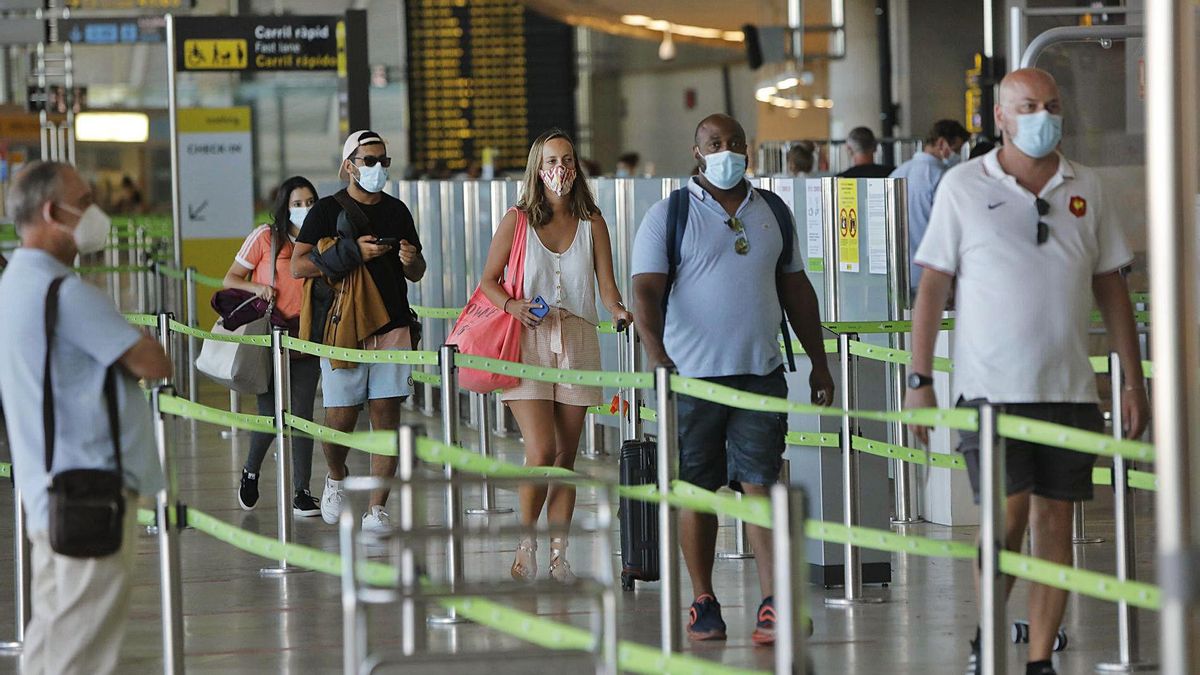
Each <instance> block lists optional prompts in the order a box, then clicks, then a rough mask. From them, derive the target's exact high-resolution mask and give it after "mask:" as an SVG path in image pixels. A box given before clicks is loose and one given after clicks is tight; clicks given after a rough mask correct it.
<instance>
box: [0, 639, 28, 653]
mask: <svg viewBox="0 0 1200 675" xmlns="http://www.w3.org/2000/svg"><path fill="white" fill-rule="evenodd" d="M24 649H25V645H24V643H21V642H0V655H8V654H10V655H16V654H20V653H21V652H22V650H24Z"/></svg>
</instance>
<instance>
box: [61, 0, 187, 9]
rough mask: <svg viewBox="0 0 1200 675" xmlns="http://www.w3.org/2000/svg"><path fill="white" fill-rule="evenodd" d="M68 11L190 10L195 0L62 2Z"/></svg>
mask: <svg viewBox="0 0 1200 675" xmlns="http://www.w3.org/2000/svg"><path fill="white" fill-rule="evenodd" d="M63 4H64V5H66V6H67V7H68V8H70V9H191V8H192V7H195V6H196V0H63Z"/></svg>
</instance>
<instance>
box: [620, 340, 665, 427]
mask: <svg viewBox="0 0 1200 675" xmlns="http://www.w3.org/2000/svg"><path fill="white" fill-rule="evenodd" d="M625 332H626V333H627V334H628V335H629V342H628V344H627V346H628V348H629V353H628V354H627V355H626V357H625V363H626V365H628V366H629V372H631V373H636V372H638V363H640V361H641V359H640V358H638V356H639V355H638V339H637V330H636V329H634V327H633V326H632V325H631V326H628V327H627V328H626V329H625ZM625 396H626V400H627V401H628V402H629V435H628V436H626V437H625V438H624V439H622V440H623V441H626V440H635V441H640V440H641V439H642V394H641V392H640V391H638V389H637V387H630V388H629V389H627V390H626V391H625ZM658 433H659V436H661V435H662V429H661V428H660V429H659V430H658Z"/></svg>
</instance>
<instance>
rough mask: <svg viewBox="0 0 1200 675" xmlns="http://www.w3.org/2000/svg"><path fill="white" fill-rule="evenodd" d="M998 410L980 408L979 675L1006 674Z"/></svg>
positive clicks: (1002, 445) (1002, 487)
mask: <svg viewBox="0 0 1200 675" xmlns="http://www.w3.org/2000/svg"><path fill="white" fill-rule="evenodd" d="M996 416H997V410H996V408H995V407H994V406H992V405H991V404H990V403H985V404H983V405H982V406H981V407H980V408H979V509H980V513H979V640H980V645H979V647H980V651H979V658H980V663H979V666H980V668H979V673H980V675H1004V674H1005V673H1006V672H1007V671H1006V670H1005V665H1004V662H1005V656H1006V653H1005V650H1006V649H1007V645H1006V644H1005V639H1004V638H1005V636H1006V631H1005V630H1004V629H1005V628H1006V626H1005V619H1004V615H1005V607H1004V605H1005V578H1004V575H1003V574H1001V572H1000V553H1001V551H1003V550H1004V542H1005V525H1004V513H1005V511H1004V509H1005V485H1004V480H1005V468H1004V465H1005V443H1004V439H1003V438H1002V437H1000V436H998V435H997V434H996Z"/></svg>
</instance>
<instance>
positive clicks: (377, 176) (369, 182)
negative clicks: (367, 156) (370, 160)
mask: <svg viewBox="0 0 1200 675" xmlns="http://www.w3.org/2000/svg"><path fill="white" fill-rule="evenodd" d="M387 179H388V172H387V169H386V168H384V166H383V164H376V165H375V166H360V167H358V186H359V187H361V188H362V189H364V190H366V191H367V192H379V191H380V190H382V189H383V186H384V185H387Z"/></svg>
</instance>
